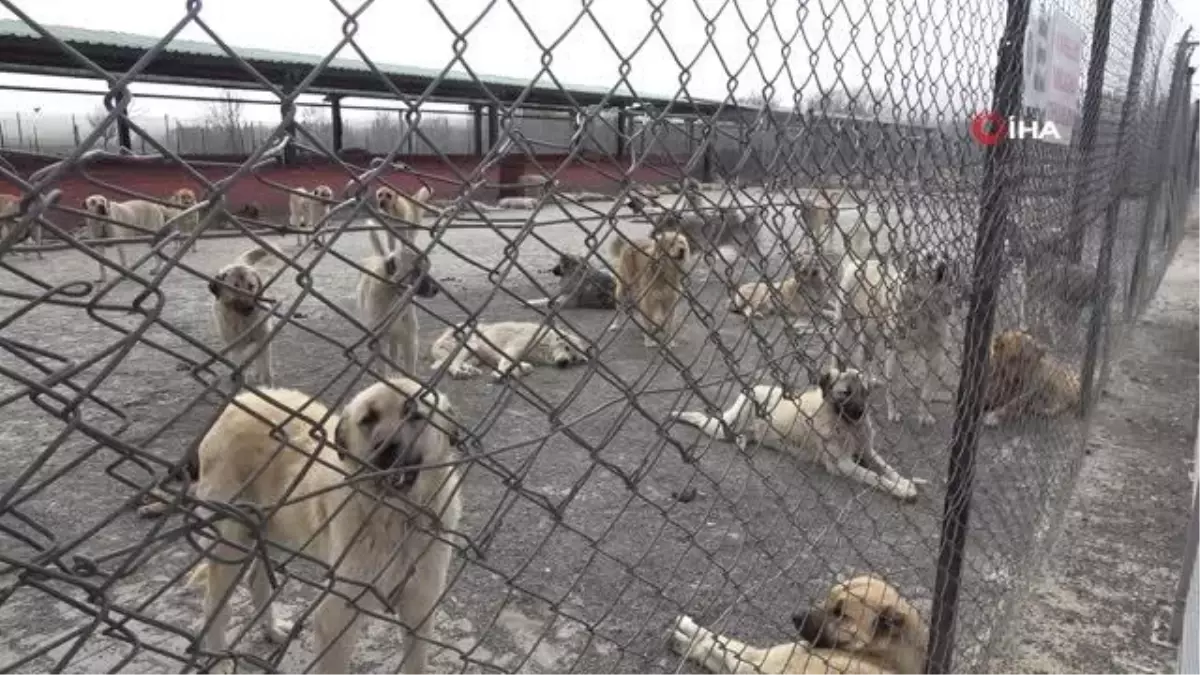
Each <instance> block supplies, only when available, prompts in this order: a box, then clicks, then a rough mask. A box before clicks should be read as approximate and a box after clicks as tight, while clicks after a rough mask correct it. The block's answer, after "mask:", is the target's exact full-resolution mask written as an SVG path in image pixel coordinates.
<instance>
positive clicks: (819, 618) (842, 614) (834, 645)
mask: <svg viewBox="0 0 1200 675" xmlns="http://www.w3.org/2000/svg"><path fill="white" fill-rule="evenodd" d="M792 623H793V624H794V625H795V626H796V630H797V631H799V633H800V638H801V639H802V640H804V642H789V643H786V644H781V645H776V646H774V647H770V648H767V649H761V648H758V647H751V646H750V645H747V644H745V643H742V642H738V641H737V640H734V639H733V638H730V637H726V636H724V635H717V634H715V633H713V632H712V631H709V630H707V629H705V628H701V627H700V626H698V625H697V624H696V622H695V621H693V620H692V618H691V617H688V616H681V617H679V618H678V619H677V620H676V624H675V629H674V631H673V633H672V635H671V647H672V648H673V649H674V650H675V651H676V652H677V653H679V654H682V655H684V656H685V657H686V658H687V659H688V660H689V661H692V662H694V663H696V664H697V665H700V666H701V667H703V668H704V669H705V670H707V671H708V672H710V673H764V674H771V673H778V674H783V673H795V674H800V673H814V674H816V673H920V672H923V670H924V667H925V648H926V644H927V643H928V642H929V630H928V628H927V627H926V625H925V621H924V620H923V619H922V618H921V615H920V614H919V613H917V610H916V609H915V608H914V607H913V606H912V605H911V604H910V603H909V602H908V600H906V599H905V598H904V597H903V596H902V595H901V594H900V592H899V591H897V590H896V589H895V588H894V587H893V586H892V585H891V584H889V583H888V582H886V581H884V580H883V579H882V578H880V577H879V576H876V575H874V574H868V575H862V576H858V577H855V578H853V579H850V580H849V581H846V582H843V583H839V584H836V585H834V587H833V588H832V589H830V591H829V595H828V597H826V598H825V601H824V602H822V603H821V604H820V605H818V606H816V607H813V608H812V609H809V610H808V611H806V612H800V613H798V614H796V615H794V616H793V617H792Z"/></svg>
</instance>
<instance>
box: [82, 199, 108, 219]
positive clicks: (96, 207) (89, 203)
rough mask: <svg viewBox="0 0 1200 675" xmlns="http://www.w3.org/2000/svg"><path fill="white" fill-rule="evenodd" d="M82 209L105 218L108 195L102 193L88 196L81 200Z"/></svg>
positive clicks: (106, 215)
mask: <svg viewBox="0 0 1200 675" xmlns="http://www.w3.org/2000/svg"><path fill="white" fill-rule="evenodd" d="M83 210H84V211H87V212H89V213H94V214H96V215H98V216H103V217H105V218H107V217H108V213H109V208H108V197H105V196H104V195H91V196H89V197H88V198H87V199H84V200H83Z"/></svg>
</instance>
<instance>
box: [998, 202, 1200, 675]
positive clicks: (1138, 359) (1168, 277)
mask: <svg viewBox="0 0 1200 675" xmlns="http://www.w3.org/2000/svg"><path fill="white" fill-rule="evenodd" d="M1198 279H1200V237H1198V227H1197V221H1196V220H1195V219H1193V220H1192V221H1191V223H1190V228H1189V231H1188V233H1187V235H1186V237H1185V238H1184V240H1183V242H1182V244H1181V245H1180V247H1179V250H1178V252H1177V254H1176V256H1175V259H1174V260H1173V261H1172V262H1171V263H1170V265H1169V266H1168V267H1167V269H1166V274H1165V276H1164V278H1163V280H1162V284H1161V286H1160V287H1159V288H1158V292H1157V294H1156V295H1155V297H1154V299H1153V300H1152V301H1151V303H1150V305H1149V307H1148V309H1147V310H1146V312H1145V314H1144V315H1143V316H1142V318H1141V320H1140V321H1138V323H1137V324H1136V325H1135V326H1132V327H1131V328H1130V329H1129V330H1128V332H1127V333H1126V335H1125V344H1124V345H1123V346H1122V347H1121V348H1120V353H1119V355H1118V358H1117V360H1116V362H1115V363H1114V364H1113V368H1112V371H1111V375H1110V380H1109V382H1108V386H1107V389H1106V390H1105V392H1104V396H1103V399H1102V400H1101V402H1100V403H1099V405H1098V406H1097V409H1096V412H1095V416H1094V421H1093V424H1092V429H1091V436H1090V440H1089V442H1088V449H1089V451H1090V452H1089V455H1088V456H1087V457H1086V458H1085V460H1084V463H1083V467H1082V470H1081V473H1080V475H1079V478H1078V481H1077V483H1076V489H1075V491H1074V493H1073V495H1072V497H1071V501H1070V505H1069V507H1068V510H1067V514H1066V518H1065V522H1064V524H1063V531H1062V534H1061V535H1060V537H1059V538H1058V540H1057V541H1056V543H1055V545H1054V547H1053V548H1052V550H1051V552H1050V555H1049V559H1048V567H1047V570H1046V572H1045V575H1044V576H1043V577H1042V578H1041V579H1040V580H1039V581H1037V582H1036V583H1035V584H1034V587H1033V592H1032V593H1031V595H1030V597H1029V598H1028V600H1027V601H1026V602H1025V603H1024V604H1023V606H1021V607H1019V608H1018V609H1017V612H1016V613H1015V615H1016V616H1017V617H1018V620H1017V621H1016V623H1015V624H1014V625H1013V627H1012V631H1013V635H1014V640H1015V643H1016V644H1015V651H1014V653H1013V654H1012V656H1011V658H1004V657H1003V656H1001V657H1000V658H998V659H997V663H996V665H995V666H994V668H995V670H997V671H1008V672H1031V673H1064V672H1074V673H1106V672H1137V673H1164V672H1174V668H1175V665H1174V659H1175V655H1176V649H1175V647H1174V646H1173V645H1170V644H1168V643H1167V642H1166V637H1167V629H1168V626H1169V622H1170V607H1171V604H1172V603H1173V602H1174V599H1175V597H1174V596H1175V589H1176V584H1177V582H1178V579H1179V575H1180V560H1181V558H1182V555H1183V550H1182V547H1183V545H1184V542H1186V541H1187V537H1186V536H1185V532H1186V528H1187V527H1188V523H1189V516H1190V513H1189V508H1190V506H1191V498H1192V490H1193V481H1194V480H1195V472H1196V465H1195V461H1196V455H1195V448H1196V445H1195V433H1196V428H1195V419H1196V418H1195V414H1196V413H1195V411H1196V406H1197V379H1196V373H1197V368H1198V366H1197V358H1198V349H1200V347H1198V345H1200V343H1198V332H1197V331H1198V330H1200V329H1198V326H1197V321H1198V318H1197V317H1198V316H1200V309H1198V307H1197V283H1198V281H1197V280H1198Z"/></svg>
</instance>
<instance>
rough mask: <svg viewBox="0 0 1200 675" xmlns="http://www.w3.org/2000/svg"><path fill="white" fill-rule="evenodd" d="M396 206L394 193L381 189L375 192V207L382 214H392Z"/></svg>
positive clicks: (387, 189)
mask: <svg viewBox="0 0 1200 675" xmlns="http://www.w3.org/2000/svg"><path fill="white" fill-rule="evenodd" d="M395 204H396V191H395V190H393V189H391V188H389V187H381V188H379V189H378V190H376V191H375V207H376V208H378V209H379V210H380V211H383V212H384V213H392V212H393V209H394V208H395Z"/></svg>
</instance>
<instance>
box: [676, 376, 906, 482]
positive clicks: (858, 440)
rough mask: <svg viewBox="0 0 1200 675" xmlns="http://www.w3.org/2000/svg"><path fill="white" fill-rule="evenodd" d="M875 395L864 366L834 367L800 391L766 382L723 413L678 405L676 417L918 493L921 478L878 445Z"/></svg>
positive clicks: (741, 442)
mask: <svg viewBox="0 0 1200 675" xmlns="http://www.w3.org/2000/svg"><path fill="white" fill-rule="evenodd" d="M869 395H870V388H869V386H868V383H867V378H866V377H864V376H863V375H862V373H860V372H859V371H858V370H855V369H854V368H847V369H846V370H840V369H837V368H830V369H829V370H827V371H826V372H825V373H823V374H822V375H821V379H820V381H819V382H818V384H817V386H815V387H811V388H809V389H808V390H806V391H804V392H802V393H800V394H795V393H793V392H790V391H788V390H787V389H785V388H784V387H777V386H771V385H766V384H762V385H758V386H756V387H754V389H753V390H751V395H750V396H746V394H738V397H737V400H736V401H734V403H733V405H732V406H730V407H729V409H728V410H726V411H725V412H724V413H723V414H722V415H721V416H720V417H710V416H709V415H707V414H705V413H702V412H680V411H674V412H672V413H671V414H670V418H671V419H673V420H678V421H680V422H683V423H684V424H688V425H691V426H693V427H696V428H697V429H699V430H700V431H701V433H703V434H705V435H707V436H710V437H712V438H719V439H722V440H726V441H734V442H736V443H737V444H738V446H739V447H741V448H743V449H744V448H745V447H746V445H747V442H748V440H751V441H757V442H759V443H762V444H763V445H766V446H770V447H773V448H775V449H777V450H780V451H783V452H787V453H789V454H792V455H796V456H799V457H801V458H802V459H806V460H809V461H814V462H819V463H820V464H821V465H822V466H824V467H825V469H826V470H827V471H829V472H830V473H832V474H834V475H839V476H846V477H848V478H853V479H854V480H856V481H858V482H860V483H862V484H863V485H867V486H869V487H872V488H875V489H877V490H882V491H883V492H886V493H888V494H890V495H892V496H893V497H896V498H897V499H903V500H909V499H916V497H917V485H916V481H913V480H911V479H908V478H904V477H902V476H901V475H900V474H899V473H898V472H897V471H896V470H895V469H893V468H892V467H891V465H889V464H888V463H887V462H886V461H884V459H883V457H881V456H880V455H879V453H878V452H876V451H875V428H874V425H872V424H871V415H870V412H869V410H868V408H867V398H868V397H869ZM759 411H762V412H761V413H760V412H759Z"/></svg>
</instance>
